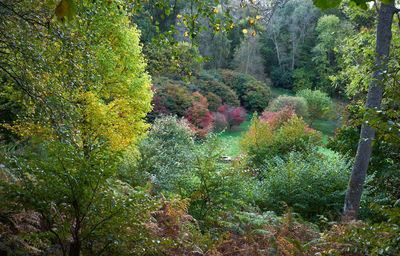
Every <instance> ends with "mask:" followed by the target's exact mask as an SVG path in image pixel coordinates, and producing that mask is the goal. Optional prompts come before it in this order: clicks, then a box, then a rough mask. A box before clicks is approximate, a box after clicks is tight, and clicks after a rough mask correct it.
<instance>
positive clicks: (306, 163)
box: [257, 147, 352, 220]
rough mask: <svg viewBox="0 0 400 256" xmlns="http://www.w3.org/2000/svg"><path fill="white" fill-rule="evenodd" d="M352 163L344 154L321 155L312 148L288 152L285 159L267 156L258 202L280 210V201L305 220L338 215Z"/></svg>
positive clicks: (263, 166) (264, 206)
mask: <svg viewBox="0 0 400 256" xmlns="http://www.w3.org/2000/svg"><path fill="white" fill-rule="evenodd" d="M351 165H352V163H351V162H350V161H349V160H348V159H347V158H346V157H343V156H341V155H340V154H337V153H336V154H321V153H320V152H319V151H318V150H317V148H315V147H314V148H309V150H308V152H307V153H301V152H291V153H289V154H288V155H287V156H286V157H285V158H284V159H283V158H281V157H280V156H276V157H274V158H271V159H267V161H265V162H264V163H263V164H262V166H261V179H260V180H261V181H260V184H261V190H262V191H263V193H262V194H263V196H262V198H259V199H258V200H257V201H258V205H259V206H260V207H261V208H262V209H264V210H273V211H276V212H283V210H284V207H283V205H282V204H281V202H282V201H283V202H285V203H286V204H287V205H288V206H289V207H292V208H293V210H294V212H296V213H299V214H301V215H302V216H303V217H306V218H308V219H314V220H315V219H316V218H317V216H318V215H327V214H329V215H333V216H337V215H338V214H339V213H340V212H341V210H342V208H343V200H344V196H345V191H346V188H347V182H348V179H349V174H350V170H351Z"/></svg>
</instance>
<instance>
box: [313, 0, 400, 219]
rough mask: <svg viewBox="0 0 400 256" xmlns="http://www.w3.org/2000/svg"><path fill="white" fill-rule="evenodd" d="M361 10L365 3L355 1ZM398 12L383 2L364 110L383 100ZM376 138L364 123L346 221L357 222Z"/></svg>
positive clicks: (318, 2)
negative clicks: (373, 143) (393, 31)
mask: <svg viewBox="0 0 400 256" xmlns="http://www.w3.org/2000/svg"><path fill="white" fill-rule="evenodd" d="M314 3H315V4H316V6H318V7H320V8H331V7H334V6H336V5H338V4H339V3H340V1H335V2H331V1H321V0H314ZM355 3H356V4H358V5H361V6H363V7H365V8H366V7H367V6H366V1H361V2H355ZM398 12H399V9H397V8H396V7H395V6H394V1H382V4H381V6H380V9H379V14H378V26H377V29H376V31H377V34H376V48H375V54H376V55H375V68H374V71H373V73H372V78H373V79H372V80H371V82H370V85H369V90H368V94H367V101H366V104H365V107H366V108H367V109H369V110H372V111H376V110H379V109H380V107H381V102H382V98H383V85H384V82H385V75H384V74H386V73H387V67H388V63H387V62H388V59H389V53H390V43H391V40H392V22H393V15H394V14H395V13H398ZM374 138H375V129H374V128H373V127H371V126H369V124H368V123H364V124H363V125H362V127H361V132H360V140H359V142H358V147H357V154H356V158H355V163H354V166H353V169H352V172H351V176H350V182H349V185H348V188H347V192H346V198H345V202H344V208H343V213H344V216H345V217H346V218H349V219H356V218H357V217H358V211H359V207H360V200H361V195H362V191H363V186H364V182H365V177H366V174H367V169H368V164H369V161H370V157H371V152H372V141H373V140H374Z"/></svg>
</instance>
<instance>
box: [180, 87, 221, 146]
mask: <svg viewBox="0 0 400 256" xmlns="http://www.w3.org/2000/svg"><path fill="white" fill-rule="evenodd" d="M193 98H194V103H193V106H192V107H190V108H188V109H186V110H185V117H186V118H187V120H188V121H189V127H190V128H191V129H192V131H193V132H194V133H196V135H197V136H199V137H200V138H205V136H206V135H207V133H208V132H209V131H210V129H211V124H212V121H213V119H214V118H213V116H212V115H211V112H210V110H209V109H208V102H207V98H206V97H204V96H203V95H201V94H200V93H199V92H195V93H193Z"/></svg>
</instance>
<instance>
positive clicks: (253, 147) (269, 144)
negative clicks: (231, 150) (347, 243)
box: [239, 108, 322, 169]
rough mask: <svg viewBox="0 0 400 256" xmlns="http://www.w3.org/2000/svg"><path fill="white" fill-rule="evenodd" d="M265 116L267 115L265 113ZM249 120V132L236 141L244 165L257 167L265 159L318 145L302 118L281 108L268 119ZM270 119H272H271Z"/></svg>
mask: <svg viewBox="0 0 400 256" xmlns="http://www.w3.org/2000/svg"><path fill="white" fill-rule="evenodd" d="M267 113H269V112H267ZM266 117H267V114H265V115H264V118H257V117H255V118H253V120H252V121H251V124H250V129H249V131H248V132H247V133H246V134H245V135H244V137H243V138H242V139H241V140H240V141H239V144H240V147H241V149H242V151H243V152H244V154H245V157H246V162H247V165H248V166H250V167H253V168H256V169H257V168H259V167H261V166H262V165H263V163H264V162H265V160H267V159H269V158H273V157H274V156H276V155H280V156H284V155H286V154H287V153H289V152H291V151H294V150H295V151H305V150H307V148H308V145H309V144H312V145H318V144H319V143H321V138H322V137H321V133H320V132H317V131H315V130H313V129H310V128H309V127H308V125H307V124H306V123H305V122H304V120H303V119H301V118H299V117H297V115H296V114H293V112H290V110H288V108H284V109H283V110H281V111H280V112H277V113H276V114H275V115H271V114H270V113H269V119H266ZM272 117H273V118H272Z"/></svg>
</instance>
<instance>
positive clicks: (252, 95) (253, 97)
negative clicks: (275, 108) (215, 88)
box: [219, 69, 271, 112]
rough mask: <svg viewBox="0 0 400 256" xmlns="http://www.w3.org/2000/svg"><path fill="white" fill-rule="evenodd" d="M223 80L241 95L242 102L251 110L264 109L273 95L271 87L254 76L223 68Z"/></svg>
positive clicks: (221, 72)
mask: <svg viewBox="0 0 400 256" xmlns="http://www.w3.org/2000/svg"><path fill="white" fill-rule="evenodd" d="M219 72H220V74H221V77H222V81H223V82H224V83H225V84H226V85H227V86H229V87H230V88H232V89H233V90H234V91H235V92H236V94H237V95H238V96H239V99H240V102H241V104H242V105H243V106H244V107H245V108H246V109H247V110H249V111H251V112H254V111H259V112H260V111H263V110H264V109H265V108H266V107H267V106H268V103H269V99H270V97H271V90H270V88H269V87H268V86H267V85H266V84H265V83H263V82H260V81H257V80H256V79H255V78H254V77H252V76H250V75H247V74H242V73H238V72H235V71H232V70H227V69H223V70H220V71H219Z"/></svg>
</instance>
